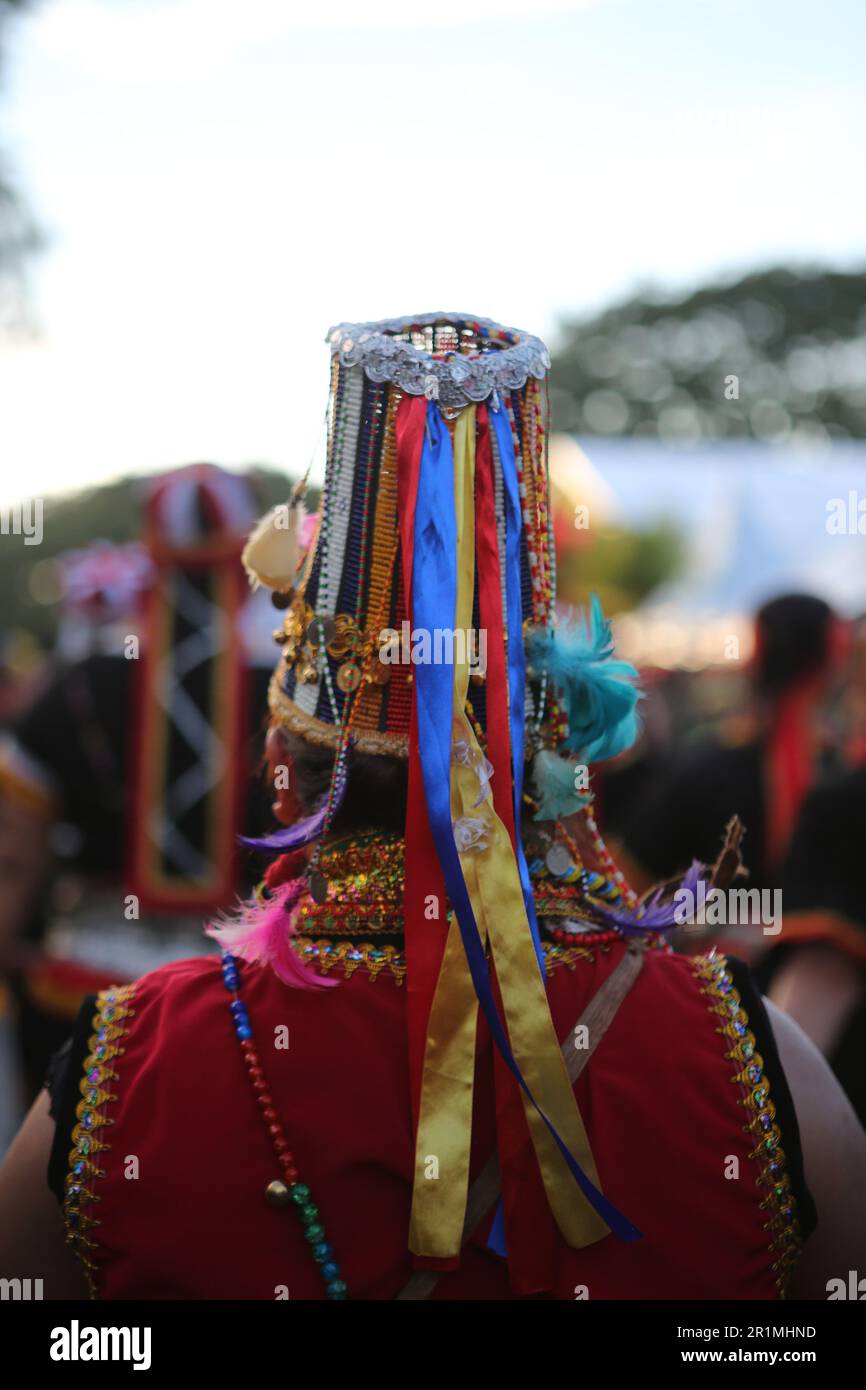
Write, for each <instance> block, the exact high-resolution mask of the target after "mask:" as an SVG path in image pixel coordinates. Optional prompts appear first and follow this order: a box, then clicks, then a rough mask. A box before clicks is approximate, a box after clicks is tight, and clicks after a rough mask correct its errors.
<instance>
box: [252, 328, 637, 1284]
mask: <svg viewBox="0 0 866 1390" xmlns="http://www.w3.org/2000/svg"><path fill="white" fill-rule="evenodd" d="M329 343H330V348H331V389H330V398H329V406H328V415H327V464H326V470H325V480H324V488H323V496H322V507H321V517H320V522H319V527H318V533H317V535H316V538H315V541H314V543H313V544H312V546H311V547H310V548H309V549H306V550H305V548H304V545H303V527H304V519H303V505H302V498H301V494H300V491H296V493H295V495H294V496H293V498H292V500H291V503H290V504H289V506H288V508H283V509H282V511H281V510H280V509H277V510H276V512H275V513H273V514H271V516H269V517H268V518H266V519H265V521H264V522H263V523H261V524H260V526H259V528H258V529H257V531H256V532H255V533H254V535H253V536H252V538H251V540H250V542H249V544H248V546H247V549H246V551H245V555H244V560H245V564H246V565H247V569H248V571H249V572H250V574H251V576H252V577H253V578H254V579H255V580H257V581H261V582H263V583H266V584H268V585H269V586H270V587H271V588H272V589H273V590H274V598H275V603H276V605H277V607H279V608H281V609H282V610H283V613H284V617H283V622H282V625H281V627H280V628H278V630H277V632H276V634H275V637H276V640H277V642H278V643H279V644H280V646H281V657H280V660H279V664H278V666H277V669H276V672H275V674H274V677H273V680H272V683H271V691H270V703H271V711H272V714H273V715H274V717H275V718H276V719H277V720H278V721H280V722H281V723H283V724H284V725H286V726H287V727H289V728H290V729H292V730H294V731H296V732H298V733H300V734H302V735H303V737H304V738H306V739H308V740H310V741H312V742H316V743H322V744H327V745H330V746H333V747H334V749H335V764H334V775H333V777H332V781H331V787H330V790H329V793H328V797H327V799H326V801H325V802H324V803H323V805H322V806H321V807H319V808H316V810H315V811H314V813H313V814H311V815H310V816H309V817H307V819H306V820H305V821H303V822H300V823H299V824H298V825H296V826H293V827H288V828H287V829H285V830H283V831H279V832H277V833H276V834H274V835H273V836H270V837H267V838H266V839H264V840H260V841H257V842H249V843H255V844H257V845H258V846H259V847H260V848H264V849H269V850H271V851H273V852H279V851H281V850H286V849H289V848H292V849H294V848H297V847H298V846H300V845H303V844H307V843H311V842H312V840H313V839H315V838H317V837H319V836H321V834H322V832H323V831H324V830H326V829H327V827H328V826H329V824H330V821H331V819H332V816H333V812H334V808H335V806H336V805H337V804H339V800H340V797H341V795H342V791H343V788H344V786H345V781H346V778H347V776H349V775H351V773H350V761H351V760H350V758H349V756H348V754H349V750H350V748H351V747H354V748H356V749H358V750H360V751H362V752H369V753H388V754H394V755H397V756H403V757H407V758H408V765H409V766H408V774H409V775H408V809H407V819H406V835H405V890H404V903H403V907H404V913H403V915H404V927H405V943H406V951H405V954H406V971H407V985H408V997H407V1015H408V1027H409V1063H410V1075H411V1079H412V1102H413V1111H414V1116H415V1122H416V1165H417V1166H416V1180H415V1186H414V1192H413V1206H412V1225H411V1236H410V1245H411V1248H412V1250H413V1251H414V1252H415V1253H416V1254H417V1255H419V1256H423V1257H425V1258H426V1259H443V1260H451V1259H453V1258H454V1257H455V1256H456V1254H457V1253H458V1252H459V1249H460V1244H461V1237H462V1232H463V1225H464V1217H465V1203H466V1189H467V1179H468V1164H469V1145H470V1134H471V1115H472V1084H473V1074H474V1058H475V1036H476V1022H477V1014H478V1010H479V1007H480V1009H481V1010H482V1011H483V1013H484V1015H485V1018H486V1020H487V1023H488V1025H489V1027H490V1031H491V1034H492V1036H493V1039H494V1041H495V1043H496V1046H497V1048H498V1052H499V1056H500V1064H499V1065H500V1066H501V1067H502V1069H503V1075H504V1077H505V1078H506V1081H507V1084H508V1086H510V1087H511V1088H513V1096H512V1101H513V1104H512V1107H511V1117H512V1119H511V1122H512V1123H513V1116H514V1108H513V1106H514V1104H516V1105H517V1112H518V1115H520V1114H521V1102H522V1115H523V1117H525V1118H524V1120H523V1123H525V1126H526V1128H527V1131H528V1134H529V1136H531V1140H532V1145H533V1147H534V1150H535V1154H536V1158H537V1160H538V1168H539V1172H540V1175H541V1180H542V1181H543V1183H544V1188H545V1191H546V1194H547V1198H548V1202H549V1204H550V1208H551V1210H552V1212H553V1215H554V1217H555V1219H556V1221H557V1224H558V1225H559V1227H560V1230H561V1231H562V1233H563V1235H564V1236H565V1238H566V1240H567V1241H568V1242H569V1243H570V1244H571V1245H574V1246H583V1245H586V1244H589V1243H591V1242H592V1241H595V1240H598V1239H600V1238H601V1237H602V1236H603V1235H605V1234H606V1233H607V1232H608V1230H615V1231H617V1233H618V1234H620V1235H621V1236H623V1237H625V1238H631V1237H632V1236H633V1235H634V1234H635V1232H634V1230H633V1228H632V1227H630V1226H629V1223H628V1222H627V1221H626V1220H625V1219H624V1218H623V1217H622V1216H621V1215H620V1214H619V1213H618V1212H617V1211H616V1210H615V1209H614V1208H613V1207H612V1206H611V1204H610V1203H609V1202H608V1201H607V1199H606V1198H605V1197H604V1196H603V1195H602V1193H601V1191H600V1185H599V1179H598V1174H597V1172H596V1169H595V1164H594V1161H593V1157H592V1153H591V1151H590V1148H589V1143H588V1140H587V1136H586V1133H585V1130H584V1127H583V1123H582V1120H581V1117H580V1115H579V1112H578V1109H577V1105H576V1102H575V1098H574V1095H573V1093H572V1091H571V1087H570V1083H569V1081H568V1077H567V1074H566V1072H565V1068H564V1065H563V1062H562V1055H561V1052H560V1048H559V1043H558V1041H557V1038H556V1034H555V1031H554V1028H553V1023H552V1020H551V1016H550V1010H549V1007H548V1004H547V998H546V994H545V985H544V976H543V967H542V953H541V946H540V938H539V929H538V921H537V917H536V909H535V903H534V899H533V891H532V886H531V882H530V877H529V873H528V870H527V865H526V860H525V857H524V852H523V844H522V837H521V833H520V827H521V818H522V812H523V782H524V756H525V754H526V753H527V752H533V753H535V755H536V764H535V767H534V772H535V774H536V781H537V783H538V791H539V795H540V801H541V807H540V811H539V815H543V816H544V817H545V818H554V819H555V818H557V817H558V816H561V815H563V814H569V813H571V812H573V811H575V810H577V809H578V807H580V806H581V805H582V803H583V800H584V798H582V797H581V795H580V794H579V793H578V792H576V790H575V788H576V782H575V776H574V760H575V758H578V759H579V758H582V759H584V760H586V761H590V760H596V759H598V758H602V757H609V756H612V755H613V754H614V753H616V752H618V751H620V750H621V749H622V748H624V747H626V746H628V744H629V743H630V742H631V741H632V739H633V737H634V734H635V728H636V726H635V705H636V701H637V698H638V697H637V692H636V690H635V687H634V684H633V681H632V677H633V676H634V674H635V673H634V672H633V671H632V669H631V668H630V667H627V666H625V665H624V664H623V663H618V662H615V661H612V660H611V655H612V644H611V641H610V633H609V629H608V626H607V624H606V623H605V622H604V620H603V618H602V615H601V612H600V609H599V608H598V606H597V604H594V605H593V608H592V609H591V612H590V615H589V617H588V618H587V619H585V620H583V621H582V622H581V623H579V624H578V625H577V627H576V628H573V629H572V630H571V631H570V632H568V633H566V632H565V631H564V629H563V628H561V627H557V625H556V621H555V613H554V598H555V556H554V548H553V541H552V527H551V516H550V494H549V480H548V470H547V422H548V404H547V395H546V386H545V381H546V375H547V370H548V367H549V365H550V362H549V357H548V354H547V350H546V349H545V347H544V345H543V344H542V343H541V342H540V341H539V340H538V339H537V338H533V337H531V336H529V335H528V334H525V333H520V332H517V331H516V330H514V329H509V328H503V327H501V326H499V325H498V324H495V323H492V322H490V321H489V320H486V319H477V318H472V317H468V316H466V315H462V314H428V315H422V316H416V317H410V318H403V319H394V320H387V321H385V322H382V323H368V324H342V325H340V326H339V327H337V328H335V329H333V330H332V331H331V333H330V335H329ZM473 635H474V637H475V638H476V640H475V641H473V640H472V639H473ZM479 656H481V659H480V660H478V659H476V658H478V657H479ZM563 751H567V752H568V753H569V754H570V755H571V761H570V762H569V761H567V760H566V759H565V758H563V757H561V756H559V754H560V753H561V752H563ZM373 819H375V812H373ZM315 859H316V855H315V854H314V856H313V863H315ZM308 884H309V887H310V888H312V890H313V895H314V896H315V889H314V886H313V882H312V879H308ZM301 891H302V890H301V889H300V888H293V889H292V890H291V899H290V901H291V903H292V904H293V905H294V904H296V903H297V901H298V893H299V892H301ZM307 891H309V890H307ZM286 901H287V902H288V901H289V898H287V899H286ZM506 1108H507V1107H506ZM430 1155H435V1156H436V1158H437V1161H438V1165H439V1172H440V1174H441V1177H440V1179H439V1180H437V1181H436V1182H432V1181H429V1180H428V1172H427V1166H426V1165H427V1163H428V1160H429V1157H430Z"/></svg>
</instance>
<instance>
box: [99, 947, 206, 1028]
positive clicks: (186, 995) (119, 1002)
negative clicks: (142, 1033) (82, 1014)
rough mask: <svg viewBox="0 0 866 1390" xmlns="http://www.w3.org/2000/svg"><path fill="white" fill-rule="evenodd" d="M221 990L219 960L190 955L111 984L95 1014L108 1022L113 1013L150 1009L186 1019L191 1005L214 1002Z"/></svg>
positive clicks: (136, 1012) (135, 1012)
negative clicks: (126, 981) (135, 976)
mask: <svg viewBox="0 0 866 1390" xmlns="http://www.w3.org/2000/svg"><path fill="white" fill-rule="evenodd" d="M220 990H223V992H224V986H223V982H222V972H221V969H220V957H219V956H218V955H203V956H191V957H189V958H188V959H185V960H176V961H171V962H170V963H169V964H167V965H161V966H159V968H158V969H156V970H151V971H149V972H148V973H147V974H146V975H141V976H139V978H138V979H137V980H133V981H132V982H131V983H129V984H121V985H112V986H111V987H110V988H109V989H105V990H103V991H102V992H101V993H100V994H99V996H98V998H97V1001H96V1009H97V1013H98V1014H99V1015H100V1016H102V1017H105V1014H106V1011H107V1012H108V1017H109V1021H111V1019H112V1017H113V1016H114V1014H115V1012H116V1013H117V1014H119V1013H120V1011H121V1010H123V1011H125V1012H126V1013H127V1015H128V1016H130V1017H131V1016H132V1014H133V1013H134V1014H135V1015H136V1016H138V1017H140V1016H141V1015H142V1013H144V1012H149V1011H153V1010H171V1011H172V1012H174V1013H175V1014H176V1015H177V1016H178V1017H179V1018H181V1017H184V1016H188V1014H189V1010H190V1008H191V1007H192V1006H194V1005H195V1004H197V1003H198V1004H201V1003H202V1002H204V1001H206V1000H207V1001H209V1000H211V999H216V998H218V997H219V991H220Z"/></svg>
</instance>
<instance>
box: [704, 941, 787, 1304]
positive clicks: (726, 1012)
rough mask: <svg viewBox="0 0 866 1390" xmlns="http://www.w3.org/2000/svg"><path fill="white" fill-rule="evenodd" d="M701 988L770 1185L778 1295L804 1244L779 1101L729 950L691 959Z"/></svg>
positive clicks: (767, 1203) (761, 1184) (762, 1179)
mask: <svg viewBox="0 0 866 1390" xmlns="http://www.w3.org/2000/svg"><path fill="white" fill-rule="evenodd" d="M692 965H693V968H694V971H695V975H696V977H697V979H698V981H699V985H700V989H701V993H702V994H706V995H707V996H708V997H709V999H710V1000H711V1003H710V1005H709V1008H710V1012H711V1013H714V1014H716V1015H717V1017H718V1018H719V1019H720V1021H721V1022H720V1026H719V1027H717V1029H716V1032H717V1033H721V1034H722V1035H723V1037H725V1038H726V1039H727V1040H728V1042H729V1043H730V1049H729V1050H728V1051H727V1052H726V1053H725V1057H726V1058H727V1059H728V1060H729V1061H731V1062H733V1064H734V1068H733V1073H734V1074H733V1076H732V1077H731V1082H732V1083H733V1084H735V1085H737V1086H739V1088H740V1093H741V1094H740V1099H739V1102H738V1104H740V1105H742V1106H743V1108H744V1109H745V1111H746V1114H747V1117H748V1123H747V1124H745V1125H744V1126H743V1129H744V1131H745V1132H746V1133H747V1134H750V1135H751V1136H752V1138H753V1139H754V1141H755V1147H754V1148H753V1149H752V1152H751V1153H750V1154H749V1158H750V1159H752V1160H753V1161H754V1162H755V1163H756V1165H757V1168H758V1176H757V1178H756V1179H755V1183H756V1186H757V1187H758V1188H762V1189H764V1190H765V1194H766V1195H764V1196H763V1197H762V1199H761V1202H760V1208H761V1211H764V1212H766V1213H767V1220H766V1222H765V1223H764V1230H765V1231H767V1232H769V1235H770V1253H771V1255H772V1256H773V1270H774V1271H775V1274H776V1286H777V1288H778V1290H779V1297H780V1298H784V1297H785V1292H786V1289H787V1286H788V1281H789V1279H790V1277H791V1272H792V1270H793V1268H794V1266H795V1264H796V1263H797V1260H798V1258H799V1255H800V1250H801V1248H802V1240H801V1237H800V1223H799V1221H798V1220H797V1199H796V1197H795V1196H794V1193H793V1190H792V1188H791V1179H790V1177H789V1176H788V1171H787V1162H786V1158H785V1151H784V1149H783V1148H782V1132H781V1130H780V1129H779V1126H778V1125H777V1124H776V1107H775V1105H774V1104H773V1102H772V1100H771V1099H770V1082H769V1078H768V1077H767V1076H766V1075H765V1073H764V1059H763V1057H762V1056H761V1054H760V1052H758V1050H757V1043H756V1040H755V1035H754V1033H753V1032H752V1030H751V1029H750V1027H749V1018H748V1015H747V1013H746V1011H745V1009H744V1008H743V1005H742V1000H741V999H740V995H739V992H738V991H737V990H736V989H735V988H734V982H733V977H732V975H731V972H730V970H729V968H728V962H727V959H726V958H725V956H722V955H716V954H715V952H714V951H713V952H710V954H709V955H707V956H697V957H696V958H695V960H694V961H693V962H692Z"/></svg>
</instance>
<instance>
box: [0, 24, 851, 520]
mask: <svg viewBox="0 0 866 1390" xmlns="http://www.w3.org/2000/svg"><path fill="white" fill-rule="evenodd" d="M864 52H866V5H864V4H863V0H824V3H823V4H821V5H815V4H813V3H811V0H665V3H656V0H584V3H581V2H580V0H426V2H425V4H424V5H423V6H422V5H420V4H416V3H414V2H413V0H364V3H363V4H360V3H358V0H327V3H322V4H319V5H314V4H309V3H307V2H306V0H305V3H303V4H300V5H297V4H294V3H292V0H243V3H240V2H239V0H42V3H41V5H40V6H38V7H37V8H36V9H35V10H34V11H33V13H32V14H31V15H30V16H29V17H27V18H26V19H23V20H21V21H19V22H18V23H17V24H15V25H14V26H10V31H9V44H8V54H7V57H8V67H7V73H6V85H5V88H4V89H3V93H2V99H0V137H2V142H3V144H4V145H5V146H7V147H8V148H9V150H10V152H11V153H12V154H13V155H14V159H15V164H16V168H17V171H18V175H19V179H20V182H21V183H22V184H23V186H24V188H25V190H26V191H27V193H28V196H29V199H30V202H31V204H32V207H33V209H34V211H35V213H36V215H37V217H38V219H39V221H40V222H41V224H42V226H43V228H44V230H45V232H46V234H47V237H48V249H47V251H46V253H45V254H44V255H43V256H41V257H40V259H39V260H38V262H37V264H36V265H35V267H34V270H33V273H32V282H33V295H34V306H35V311H36V317H37V322H38V329H39V332H38V335H37V336H36V337H35V338H34V339H33V340H32V341H31V342H28V343H22V342H20V341H18V342H8V341H7V342H6V343H0V465H2V472H3V482H2V496H0V501H5V502H9V501H11V500H14V499H15V498H16V497H18V496H21V495H22V494H24V493H27V494H28V495H38V494H45V493H48V492H51V491H53V490H56V489H61V488H63V489H65V488H70V487H75V486H79V485H83V484H86V483H90V482H94V481H98V480H102V479H106V478H109V477H113V476H117V475H118V474H121V473H124V472H128V471H144V470H148V469H154V468H158V467H163V466H168V465H171V464H177V463H184V462H188V461H190V460H193V459H202V458H206V459H211V460H214V461H216V462H220V463H225V464H229V465H236V464H240V463H244V462H248V461H263V462H268V463H272V464H275V465H281V466H284V467H286V468H288V469H289V470H290V471H292V472H300V471H302V470H303V469H304V468H305V467H306V465H307V463H308V462H309V459H310V455H311V453H312V452H313V449H314V447H315V445H316V443H317V441H318V440H319V438H320V424H321V419H322V415H323V412H324V407H325V398H326V392H327V380H328V357H327V350H326V348H325V346H324V343H323V339H324V335H325V332H326V330H327V329H328V327H329V326H330V325H331V324H332V323H334V322H337V321H339V320H341V319H348V320H355V319H371V318H377V317H382V316H387V315H393V314H399V313H404V312H419V311H426V310H431V309H440V308H442V309H457V310H461V311H466V312H470V313H475V314H482V315H486V316H489V317H493V318H498V319H500V320H501V321H503V322H504V323H506V324H509V325H513V326H517V327H521V328H526V329H529V330H531V331H534V332H538V333H540V334H542V335H543V336H547V337H548V338H549V337H550V336H552V335H553V334H554V333H555V327H556V323H557V321H558V318H559V316H560V315H561V314H562V313H563V312H567V311H569V310H571V311H583V310H586V309H590V308H595V307H598V306H601V305H602V304H605V303H607V302H609V301H610V300H611V299H612V298H615V297H617V296H619V295H621V294H624V293H627V292H629V291H630V290H632V289H633V288H635V286H637V285H643V284H647V283H651V284H655V285H660V286H667V287H675V288H678V287H683V288H686V289H687V288H689V287H691V286H692V285H694V284H697V283H700V282H701V281H702V280H704V279H706V278H715V277H717V276H718V275H721V274H731V275H734V274H737V273H739V272H741V271H742V270H745V269H749V268H752V267H755V266H761V265H766V264H769V263H775V262H780V261H784V262H803V261H815V260H818V261H821V262H829V263H830V264H833V265H840V266H853V265H862V264H863V262H864V260H866V195H864V178H863V147H864V135H866V89H864V84H863V81H862V63H863V54H864Z"/></svg>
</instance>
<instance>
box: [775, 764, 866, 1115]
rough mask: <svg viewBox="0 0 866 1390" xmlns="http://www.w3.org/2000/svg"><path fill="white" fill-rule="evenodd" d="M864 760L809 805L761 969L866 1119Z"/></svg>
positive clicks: (833, 780)
mask: <svg viewBox="0 0 866 1390" xmlns="http://www.w3.org/2000/svg"><path fill="white" fill-rule="evenodd" d="M864 855H866V767H863V766H861V767H858V768H856V769H854V770H853V771H849V772H846V773H843V774H840V775H838V776H836V777H834V778H831V779H828V780H827V781H826V782H824V783H822V784H821V785H820V786H818V787H816V788H815V789H814V791H813V792H812V793H811V794H810V796H809V797H808V799H807V801H806V803H805V805H804V806H803V810H802V813H801V815H800V819H799V822H798V825H797V828H796V830H795V832H794V835H793V837H792V840H791V846H790V851H789V854H788V859H787V863H786V865H785V872H784V876H783V889H782V891H783V901H784V917H783V926H782V932H781V935H780V936H779V937H778V938H776V939H775V940H773V941H772V943H771V947H770V950H769V951H768V952H767V955H766V956H765V957H764V959H763V960H761V961H760V963H759V964H758V966H757V967H756V974H757V976H758V978H759V980H760V982H761V984H762V986H763V988H764V989H765V991H766V993H767V994H768V996H769V998H770V999H771V1000H772V1001H773V1002H774V1003H775V1004H777V1005H778V1007H779V1008H780V1009H784V1010H785V1012H786V1013H787V1014H789V1015H790V1017H791V1018H793V1019H795V1020H796V1022H797V1023H799V1025H800V1027H801V1028H802V1029H803V1031H804V1032H805V1033H806V1034H807V1035H808V1036H809V1037H810V1038H811V1039H812V1041H813V1042H814V1043H815V1045H816V1046H817V1047H819V1048H820V1049H821V1051H822V1052H823V1053H824V1055H825V1057H826V1058H827V1060H828V1061H829V1063H830V1065H831V1067H832V1068H833V1071H834V1072H835V1073H836V1076H837V1077H838V1079H839V1081H840V1083H841V1085H842V1086H843V1087H844V1089H845V1091H846V1092H847V1094H848V1097H849V1099H850V1101H851V1103H852V1105H853V1106H854V1109H855V1110H856V1111H857V1114H858V1115H859V1117H860V1120H861V1122H862V1123H863V1124H864V1125H866V863H864Z"/></svg>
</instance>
